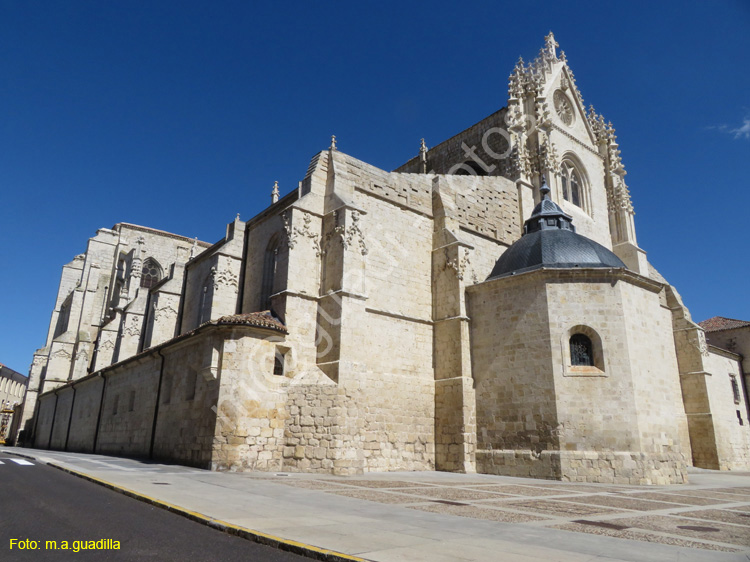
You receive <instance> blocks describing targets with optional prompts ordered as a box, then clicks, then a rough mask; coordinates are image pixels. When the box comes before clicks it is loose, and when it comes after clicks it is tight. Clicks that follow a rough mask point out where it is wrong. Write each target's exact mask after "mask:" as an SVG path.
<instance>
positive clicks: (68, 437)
mask: <svg viewBox="0 0 750 562" xmlns="http://www.w3.org/2000/svg"><path fill="white" fill-rule="evenodd" d="M70 388H72V389H73V399H72V400H71V402H70V415H69V416H68V432H67V433H66V434H65V447H63V451H67V450H68V441H69V440H70V424H71V422H72V421H73V408H74V407H75V405H76V385H75V384H73V385H71V387H70Z"/></svg>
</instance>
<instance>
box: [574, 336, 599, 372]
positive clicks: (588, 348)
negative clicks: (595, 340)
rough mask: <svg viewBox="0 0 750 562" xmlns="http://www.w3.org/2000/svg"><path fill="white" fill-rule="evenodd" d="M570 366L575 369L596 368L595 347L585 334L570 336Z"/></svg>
mask: <svg viewBox="0 0 750 562" xmlns="http://www.w3.org/2000/svg"><path fill="white" fill-rule="evenodd" d="M570 364H571V365H572V366H574V367H575V366H583V367H593V366H594V346H593V345H591V338H589V337H588V336H586V335H584V334H573V335H572V336H570Z"/></svg>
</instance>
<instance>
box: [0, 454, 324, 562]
mask: <svg viewBox="0 0 750 562" xmlns="http://www.w3.org/2000/svg"><path fill="white" fill-rule="evenodd" d="M0 463H2V464H0V560H14V561H15V560H34V561H37V560H57V561H60V560H65V561H67V560H97V561H98V560H117V561H121V560H159V561H168V560H175V561H177V560H179V561H180V562H182V561H185V560H189V561H191V562H194V561H196V562H197V561H203V560H206V561H211V562H214V561H221V562H232V561H235V560H237V561H239V560H242V561H243V562H247V561H252V562H256V561H257V562H303V561H309V560H310V559H309V558H305V557H302V556H298V555H296V554H291V553H288V552H284V551H282V550H278V549H275V548H271V547H268V546H264V545H259V544H256V543H253V542H251V541H248V540H245V539H241V538H239V537H234V536H231V535H228V534H226V533H223V532H221V531H217V530H215V529H211V528H209V527H207V526H205V525H201V524H200V523H196V522H194V521H190V520H189V519H186V518H184V517H181V516H179V515H175V514H173V513H169V512H168V511H165V510H163V509H160V508H157V507H153V506H150V505H148V504H146V503H143V502H140V501H138V500H135V499H132V498H129V497H127V496H124V495H122V494H118V493H117V492H114V491H112V490H108V489H107V488H104V487H102V486H99V485H97V484H93V483H91V482H88V481H86V480H82V479H80V478H78V477H76V476H72V475H70V474H66V473H64V472H62V471H60V470H57V469H54V468H50V467H48V466H45V465H41V464H38V463H37V462H36V461H29V460H25V459H21V458H20V457H15V456H12V455H7V454H2V453H0ZM12 539H17V540H19V541H23V540H24V539H29V540H32V541H38V548H37V549H34V550H31V549H25V550H21V549H20V548H19V546H18V543H13V549H12V550H11V540H12ZM102 539H111V540H112V541H119V542H120V548H119V550H113V549H112V550H79V551H78V552H75V551H74V550H73V548H74V547H75V544H74V541H90V540H94V541H99V540H102ZM46 541H56V545H57V547H58V549H57V550H52V549H51V548H50V549H48V548H47V542H46ZM63 541H68V547H69V549H68V550H62V548H61V547H62V546H63ZM110 544H114V543H112V542H111V543H110ZM50 546H51V544H50ZM101 546H104V543H102V544H101Z"/></svg>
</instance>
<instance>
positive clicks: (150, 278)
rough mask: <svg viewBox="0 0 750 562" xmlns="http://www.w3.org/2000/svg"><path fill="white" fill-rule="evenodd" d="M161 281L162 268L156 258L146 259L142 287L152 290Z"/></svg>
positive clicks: (142, 271)
mask: <svg viewBox="0 0 750 562" xmlns="http://www.w3.org/2000/svg"><path fill="white" fill-rule="evenodd" d="M159 279H161V266H160V265H159V262H157V261H156V260H155V259H154V258H146V261H144V262H143V268H142V270H141V287H143V288H145V289H150V288H151V287H153V286H154V285H156V284H157V283H158V282H159Z"/></svg>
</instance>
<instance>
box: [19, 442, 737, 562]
mask: <svg viewBox="0 0 750 562" xmlns="http://www.w3.org/2000/svg"><path fill="white" fill-rule="evenodd" d="M7 452H10V453H14V452H20V453H21V454H25V455H29V456H31V457H32V458H36V459H38V461H40V462H48V463H51V464H52V465H53V466H57V467H59V468H62V469H64V470H68V471H73V472H74V473H76V474H78V475H80V476H82V477H87V478H93V479H97V478H98V479H101V480H103V481H105V482H104V483H105V485H108V486H110V487H113V488H114V489H119V490H121V491H123V493H127V494H129V495H133V496H134V497H138V498H140V499H142V500H143V501H149V502H151V503H154V504H155V505H161V506H172V507H169V508H170V509H176V510H178V512H183V513H187V514H190V515H188V516H190V517H194V518H198V519H199V520H201V519H203V520H204V521H206V522H207V523H208V524H211V525H213V526H216V527H218V528H226V529H229V530H232V532H235V533H238V534H241V536H246V537H247V538H251V539H253V537H255V538H254V540H259V541H261V542H262V541H264V540H265V541H270V542H272V543H273V542H274V541H275V543H276V544H281V543H283V542H284V541H288V542H289V544H295V545H302V546H301V547H300V548H303V547H304V545H308V547H309V549H310V552H311V553H312V554H315V553H318V554H319V553H320V552H326V553H327V554H325V556H327V557H328V558H327V559H329V560H334V559H335V560H357V559H359V560H362V559H366V560H374V561H383V562H388V561H394V562H398V561H409V562H418V561H419V560H429V561H430V562H440V561H442V560H451V561H462V560H466V561H471V562H474V561H484V560H493V561H494V560H512V561H513V562H528V561H531V560H554V561H560V562H568V561H570V562H573V560H575V561H576V562H593V561H597V562H617V561H623V562H624V561H627V562H665V561H666V562H723V561H726V562H730V561H732V562H734V561H737V562H739V561H743V562H747V561H748V555H750V539H749V538H748V535H749V534H750V525H749V524H748V522H747V521H750V517H746V515H750V486H749V485H748V483H750V474H748V475H744V476H742V475H737V474H731V473H730V474H728V473H719V472H714V471H701V472H699V473H694V474H691V484H689V485H683V486H654V487H649V488H643V487H634V486H612V485H601V486H598V485H596V484H575V483H562V482H550V481H538V480H532V479H526V478H511V477H502V476H490V475H462V474H449V473H437V472H436V473H432V472H431V473H425V472H414V473H407V472H400V473H378V474H367V475H362V476H356V477H350V478H341V477H333V476H329V475H315V474H290V473H277V474H274V473H262V474H261V473H216V472H209V471H204V470H198V469H192V468H188V467H178V466H172V465H161V464H158V463H149V462H143V461H137V460H132V459H118V458H113V457H106V456H95V455H77V454H72V453H58V452H51V451H34V450H23V449H22V450H16V449H10V450H8V451H7ZM644 494H653V495H652V496H650V497H648V498H647V497H642V496H643V495H644ZM659 494H662V495H664V494H665V495H666V497H661V496H659ZM681 494H682V495H685V497H692V498H693V499H695V498H703V500H706V501H711V502H714V503H706V505H700V504H702V503H705V502H704V501H702V500H699V502H700V504H698V503H697V502H694V503H692V504H685V503H672V501H673V500H672V499H671V498H673V497H674V496H675V495H677V496H679V495H681ZM689 494H694V495H692V496H689ZM712 494H713V495H712ZM666 499H670V501H662V500H666ZM678 499H679V498H678ZM402 500H403V501H402ZM601 504H605V505H601ZM743 504H747V505H743ZM657 506H658V509H657V508H656V507H657ZM648 508H651V509H648ZM180 510H182V511H180ZM295 541H296V542H295ZM332 552H333V553H332ZM336 557H338V558H336ZM347 557H349V558H347Z"/></svg>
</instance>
